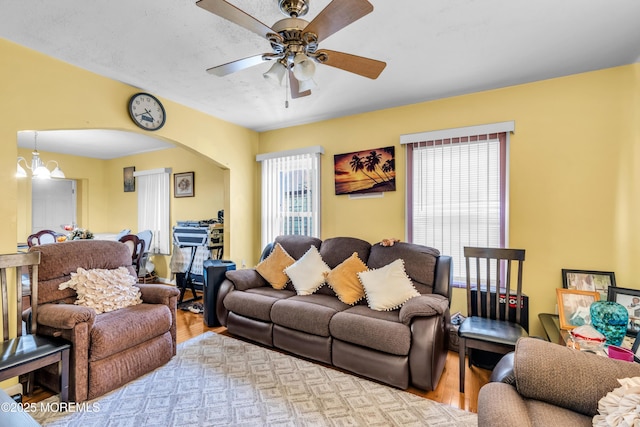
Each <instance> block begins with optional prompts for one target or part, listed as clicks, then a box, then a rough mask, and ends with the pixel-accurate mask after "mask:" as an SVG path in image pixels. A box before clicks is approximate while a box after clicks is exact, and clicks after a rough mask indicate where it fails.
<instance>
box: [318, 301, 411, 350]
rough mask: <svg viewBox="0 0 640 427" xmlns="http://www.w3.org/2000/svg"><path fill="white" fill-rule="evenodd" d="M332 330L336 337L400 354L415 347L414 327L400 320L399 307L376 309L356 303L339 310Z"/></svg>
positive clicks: (332, 324)
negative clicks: (412, 342)
mask: <svg viewBox="0 0 640 427" xmlns="http://www.w3.org/2000/svg"><path fill="white" fill-rule="evenodd" d="M329 331H330V332H331V336H332V337H333V338H335V339H339V340H341V341H346V342H349V343H352V344H358V345H360V346H363V347H368V348H372V349H375V350H379V351H382V352H385V353H390V354H395V355H398V356H406V355H408V354H409V349H410V347H411V329H410V328H409V326H407V325H404V324H403V323H401V322H400V320H399V315H398V310H394V311H376V310H372V309H370V308H369V307H367V306H364V305H356V306H354V307H350V308H349V309H347V310H344V311H341V312H340V313H336V314H335V316H333V317H332V318H331V323H330V324H329Z"/></svg>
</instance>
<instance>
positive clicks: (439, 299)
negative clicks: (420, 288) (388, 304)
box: [399, 294, 449, 325]
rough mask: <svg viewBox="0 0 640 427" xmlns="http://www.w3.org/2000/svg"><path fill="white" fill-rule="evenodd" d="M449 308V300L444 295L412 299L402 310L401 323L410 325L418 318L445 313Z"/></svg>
mask: <svg viewBox="0 0 640 427" xmlns="http://www.w3.org/2000/svg"><path fill="white" fill-rule="evenodd" d="M448 307H449V300H448V299H447V298H445V297H443V296H442V295H437V294H432V295H420V296H418V297H414V298H411V299H410V300H408V301H407V302H405V303H404V304H403V305H402V307H401V308H400V313H399V317H400V321H401V322H402V323H404V324H405V325H409V324H410V323H411V320H412V319H413V318H414V317H416V316H421V317H428V316H437V315H441V314H442V313H444V312H445V311H446V310H447V308H448Z"/></svg>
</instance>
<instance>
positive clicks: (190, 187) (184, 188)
mask: <svg viewBox="0 0 640 427" xmlns="http://www.w3.org/2000/svg"><path fill="white" fill-rule="evenodd" d="M193 196H195V173H194V172H181V173H174V174H173V197H193Z"/></svg>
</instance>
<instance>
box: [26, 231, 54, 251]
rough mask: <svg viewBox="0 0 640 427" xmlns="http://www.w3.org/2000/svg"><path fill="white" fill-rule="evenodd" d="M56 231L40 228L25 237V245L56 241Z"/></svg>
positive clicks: (30, 245)
mask: <svg viewBox="0 0 640 427" xmlns="http://www.w3.org/2000/svg"><path fill="white" fill-rule="evenodd" d="M57 239H58V233H56V232H55V231H53V230H40V231H38V232H37V233H34V234H32V235H30V236H29V237H27V245H28V246H29V247H32V246H40V245H44V244H46V243H57V241H58V240H57Z"/></svg>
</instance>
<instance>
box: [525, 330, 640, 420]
mask: <svg viewBox="0 0 640 427" xmlns="http://www.w3.org/2000/svg"><path fill="white" fill-rule="evenodd" d="M513 368H514V374H515V377H516V387H517V389H518V393H520V394H521V395H522V396H524V397H525V398H528V399H535V400H541V401H543V402H547V403H551V404H553V405H556V406H560V407H563V408H567V409H571V410H572V411H575V412H579V413H581V414H584V415H587V416H590V417H593V416H594V415H596V413H597V410H598V401H599V400H600V399H601V398H602V397H604V396H605V395H606V394H607V393H609V392H610V391H612V390H613V389H615V388H618V387H620V383H618V381H617V379H619V378H628V377H638V376H640V364H638V363H633V362H624V361H620V360H614V359H609V358H607V357H603V356H598V355H595V354H592V353H585V352H581V351H578V350H574V349H571V348H567V347H564V346H561V345H557V344H553V343H550V342H548V341H542V340H539V339H535V338H521V339H520V340H519V341H518V343H517V344H516V351H515V356H514V366H513Z"/></svg>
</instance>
